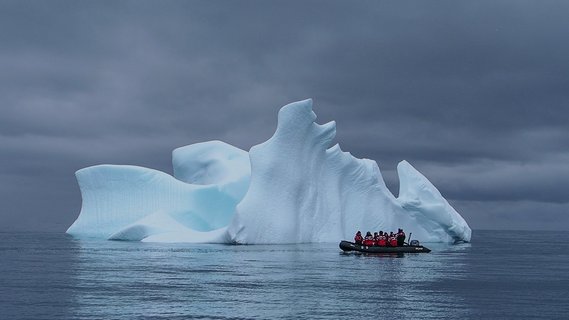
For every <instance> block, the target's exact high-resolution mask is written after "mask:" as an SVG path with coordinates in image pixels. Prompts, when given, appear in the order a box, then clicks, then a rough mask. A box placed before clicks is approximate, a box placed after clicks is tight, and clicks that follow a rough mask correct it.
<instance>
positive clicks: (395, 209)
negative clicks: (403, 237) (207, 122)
mask: <svg viewBox="0 0 569 320" xmlns="http://www.w3.org/2000/svg"><path fill="white" fill-rule="evenodd" d="M315 120H316V115H315V114H314V112H313V111H312V100H304V101H299V102H295V103H291V104H288V105H286V106H284V107H282V108H281V110H280V111H279V114H278V126H277V129H276V131H275V133H274V135H273V136H272V137H271V138H270V139H269V140H267V141H266V142H264V143H261V144H259V145H256V146H253V147H252V148H251V150H250V151H249V153H247V152H246V151H243V150H241V149H238V148H235V147H233V146H231V145H228V144H226V143H223V142H220V141H210V142H204V143H198V144H193V145H189V146H186V147H182V148H178V149H176V150H174V152H173V166H174V176H170V175H168V174H166V173H163V172H160V171H156V170H152V169H147V168H142V167H135V166H116V165H100V166H94V167H89V168H85V169H81V170H79V171H77V172H76V176H77V180H78V182H79V186H80V189H81V194H82V197H83V205H82V208H81V212H80V214H79V217H78V218H77V220H76V221H75V222H74V223H73V224H72V225H71V227H69V229H68V230H67V232H68V233H70V234H72V235H75V236H91V237H98V238H104V239H114V240H137V241H156V242H204V243H242V244H259V243H302V242H337V241H339V240H341V239H351V238H352V237H353V234H354V232H355V231H356V230H362V231H367V230H373V231H379V230H385V231H392V230H396V229H397V228H399V227H402V228H404V229H405V230H406V231H407V233H409V232H412V233H413V238H418V239H421V240H422V241H427V242H429V241H431V242H433V241H435V242H453V241H470V236H471V230H470V228H469V226H468V224H467V223H466V221H465V220H464V219H463V218H462V217H461V216H460V214H458V213H457V212H456V211H455V210H454V209H453V208H452V206H451V205H450V204H449V203H448V202H447V201H446V200H445V199H444V198H443V197H442V195H441V194H440V192H439V191H438V190H437V189H436V188H435V186H433V185H432V184H431V183H430V182H429V181H428V180H427V178H425V177H424V176H423V175H422V174H421V173H419V172H418V171H417V170H416V169H415V168H413V167H412V166H411V165H410V164H409V163H407V162H406V161H402V162H401V163H399V165H398V167H397V172H398V174H399V179H400V190H399V197H398V198H395V196H394V195H393V194H392V193H391V192H390V191H389V190H388V189H387V187H386V185H385V182H384V180H383V177H382V176H381V172H380V170H379V167H378V166H377V163H376V162H375V161H372V160H369V159H357V158H355V157H353V156H352V155H351V154H349V153H347V152H343V151H342V150H341V149H340V146H339V145H337V144H336V145H334V146H330V145H331V143H332V141H333V139H334V136H335V133H336V125H335V123H334V122H330V123H327V124H324V125H319V124H316V123H315Z"/></svg>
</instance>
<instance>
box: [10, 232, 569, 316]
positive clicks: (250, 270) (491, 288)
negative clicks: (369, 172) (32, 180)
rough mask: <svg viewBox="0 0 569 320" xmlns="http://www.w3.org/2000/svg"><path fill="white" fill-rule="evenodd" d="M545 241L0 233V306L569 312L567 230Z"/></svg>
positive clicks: (493, 235) (318, 312)
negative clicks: (389, 251) (394, 251)
mask: <svg viewBox="0 0 569 320" xmlns="http://www.w3.org/2000/svg"><path fill="white" fill-rule="evenodd" d="M543 241H546V242H556V243H557V244H556V246H555V248H544V246H543V245H541V244H531V243H529V244H528V243H527V241H526V239H525V233H523V232H500V233H497V232H489V231H478V232H476V233H475V238H474V239H473V242H472V244H461V245H455V246H450V245H446V244H431V245H430V247H431V249H432V250H433V251H432V252H431V253H429V254H409V255H404V256H402V257H400V258H399V257H397V256H395V257H392V256H364V255H355V254H344V253H341V251H340V250H339V249H338V247H337V244H336V243H334V244H298V245H256V246H232V245H216V244H187V243H186V244H164V243H141V242H122V241H102V240H91V241H88V240H76V239H73V238H72V237H69V236H66V235H62V234H6V233H0V258H1V262H2V263H0V284H2V285H1V286H0V307H1V308H0V309H1V310H2V317H4V318H5V319H30V318H41V319H116V318H128V319H133V318H146V317H148V318H153V319H176V318H178V319H187V318H207V319H233V318H249V319H260V318H264V319H283V318H288V319H290V318H310V319H352V318H354V317H356V318H370V317H373V318H376V317H378V316H380V317H396V316H397V317H399V318H401V317H402V318H407V319H441V318H451V319H456V318H474V317H482V318H489V319H498V318H500V319H520V318H534V319H537V318H560V317H561V316H560V315H564V314H565V312H566V311H569V310H567V306H569V298H568V296H567V294H566V293H567V289H566V288H567V287H569V264H567V261H569V254H568V252H569V233H566V232H565V233H563V232H561V233H553V234H546V235H545V236H544V239H543ZM497 243H500V244H501V250H500V253H498V254H497V253H496V244H497ZM538 249H539V250H538ZM544 261H547V263H544Z"/></svg>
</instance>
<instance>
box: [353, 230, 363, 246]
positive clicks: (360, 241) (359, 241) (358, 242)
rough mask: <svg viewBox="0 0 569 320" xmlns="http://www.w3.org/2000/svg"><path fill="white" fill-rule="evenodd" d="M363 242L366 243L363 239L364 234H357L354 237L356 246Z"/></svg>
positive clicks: (359, 232)
mask: <svg viewBox="0 0 569 320" xmlns="http://www.w3.org/2000/svg"><path fill="white" fill-rule="evenodd" d="M363 241H364V238H363V237H362V232H361V231H358V232H356V236H355V237H354V242H355V243H356V244H360V245H361V244H362V242H363Z"/></svg>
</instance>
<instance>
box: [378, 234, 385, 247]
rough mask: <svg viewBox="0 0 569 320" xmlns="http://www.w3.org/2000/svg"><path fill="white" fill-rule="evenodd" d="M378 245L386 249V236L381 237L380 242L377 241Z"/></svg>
mask: <svg viewBox="0 0 569 320" xmlns="http://www.w3.org/2000/svg"><path fill="white" fill-rule="evenodd" d="M377 245H378V246H380V247H385V246H386V245H387V238H386V237H385V236H379V240H378V241H377Z"/></svg>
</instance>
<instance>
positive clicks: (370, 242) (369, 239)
mask: <svg viewBox="0 0 569 320" xmlns="http://www.w3.org/2000/svg"><path fill="white" fill-rule="evenodd" d="M364 246H368V247H371V246H373V237H372V236H366V237H365V240H364Z"/></svg>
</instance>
